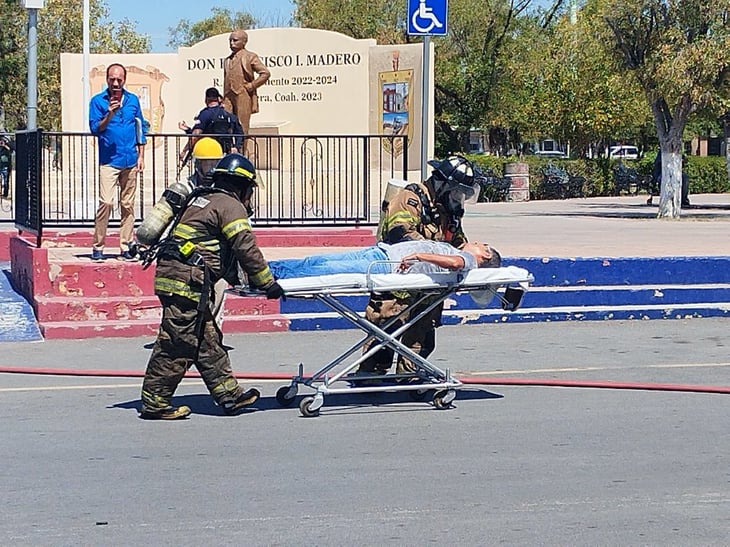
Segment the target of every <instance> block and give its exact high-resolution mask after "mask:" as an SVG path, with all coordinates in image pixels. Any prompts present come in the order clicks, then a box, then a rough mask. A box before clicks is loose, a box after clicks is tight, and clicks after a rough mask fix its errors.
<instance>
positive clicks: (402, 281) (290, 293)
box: [239, 261, 533, 417]
mask: <svg viewBox="0 0 730 547" xmlns="http://www.w3.org/2000/svg"><path fill="white" fill-rule="evenodd" d="M378 264H389V265H392V264H393V263H392V262H389V261H376V262H374V263H372V264H371V267H370V268H369V269H368V272H367V273H365V274H333V275H324V276H317V277H311V278H297V279H282V280H279V284H280V285H281V286H282V288H283V289H284V294H285V295H286V297H287V298H301V299H312V300H316V301H318V302H321V303H322V304H324V305H325V306H327V307H328V308H329V309H331V310H333V311H335V312H337V313H338V314H339V315H340V316H341V317H342V318H344V319H346V320H347V321H349V322H350V323H352V324H353V325H354V326H356V327H357V328H359V329H360V330H361V331H363V332H364V333H365V337H364V338H362V339H361V340H359V341H358V342H356V343H355V344H354V345H352V346H351V347H349V348H348V349H347V350H345V351H343V352H342V353H340V355H338V356H337V357H335V358H334V359H332V360H331V361H329V362H328V363H327V364H325V365H324V366H322V367H321V368H319V369H318V370H317V371H315V372H314V373H312V374H310V375H305V373H304V365H303V364H302V363H300V364H299V367H298V373H297V374H296V375H295V376H293V377H292V379H291V382H290V383H289V384H288V385H285V386H282V387H281V388H279V390H278V391H277V392H276V400H277V402H278V403H279V404H280V405H281V406H290V405H291V404H292V403H293V402H294V400H295V398H296V397H297V394H298V391H299V386H300V385H301V386H306V387H308V388H310V389H313V390H314V391H315V393H314V395H312V396H306V397H304V398H303V399H302V400H301V401H300V404H299V410H300V412H301V414H302V416H305V417H314V416H318V415H319V411H320V409H321V408H322V407H323V406H324V400H325V397H326V396H327V395H334V394H347V393H376V392H384V391H388V392H399V391H407V392H409V393H410V394H411V397H412V398H413V399H414V400H417V401H421V400H425V399H426V398H427V396H428V392H429V391H433V395H432V397H431V401H432V403H433V406H434V407H435V408H437V409H446V408H450V407H451V403H452V402H453V401H454V399H455V398H456V390H458V389H460V388H461V387H462V386H463V384H462V382H461V381H459V380H458V379H457V378H455V377H454V376H452V374H451V371H450V369H448V368H446V369H441V368H439V367H437V366H436V365H434V364H433V363H431V362H430V361H429V360H428V359H427V358H424V357H422V356H420V355H418V354H416V353H414V352H413V351H412V350H411V349H410V348H409V347H407V346H405V345H404V344H403V343H402V342H401V341H400V340H399V338H400V337H401V336H402V335H403V334H404V333H405V332H407V331H408V330H409V329H411V328H412V327H413V326H414V325H415V324H416V323H417V322H418V321H419V320H420V319H422V318H423V317H425V316H426V315H427V314H428V313H430V312H431V311H432V310H433V309H435V308H436V307H437V306H439V305H440V304H441V303H442V302H444V301H445V300H446V299H447V298H448V297H449V296H451V295H452V294H454V293H457V292H474V291H487V293H488V294H490V295H491V298H493V297H494V296H498V297H499V298H500V300H501V303H502V308H503V309H505V310H510V311H514V310H516V309H517V308H518V307H519V305H520V302H521V299H522V295H523V293H524V292H525V291H526V290H527V288H528V284H529V283H530V282H532V281H533V277H532V275H531V274H530V273H529V272H527V270H524V269H522V268H517V267H514V266H509V267H506V268H489V269H478V270H470V271H469V272H437V273H429V274H408V273H405V274H378V273H372V271H374V270H376V269H377V266H378ZM479 272H488V275H487V276H486V278H485V277H484V276H483V275H482V276H480V275H478V274H479ZM480 277H481V278H482V279H480ZM502 287H505V288H506V291H510V290H511V291H513V292H512V295H511V296H510V297H509V298H505V296H504V294H502V293H498V290H499V289H500V288H502ZM393 291H411V292H413V291H415V292H416V293H417V295H418V296H417V297H416V299H415V300H414V301H413V302H412V303H411V304H410V305H409V306H408V307H407V308H405V309H404V310H402V311H401V313H399V314H398V315H396V316H394V317H391V318H390V319H388V321H387V322H386V323H384V324H383V325H382V326H378V325H375V324H373V323H371V322H370V321H368V320H367V319H365V318H364V317H363V316H362V315H361V314H360V313H358V312H357V311H355V310H353V309H352V308H351V307H350V306H348V305H347V304H346V303H345V302H343V300H342V299H341V297H343V296H348V295H362V294H370V293H373V292H376V293H377V292H393ZM239 294H244V295H248V296H250V295H251V294H256V293H251V292H249V291H246V290H244V291H243V292H241V291H239ZM491 298H490V299H491ZM421 305H424V307H423V309H421V310H420V312H419V313H417V314H415V315H414V316H413V317H408V318H407V319H404V323H403V325H401V326H400V327H398V328H397V329H395V330H394V331H393V332H390V333H389V332H388V330H389V328H390V327H392V326H393V325H394V324H395V323H396V322H398V321H400V320H401V319H403V318H405V317H406V316H407V315H409V314H410V312H411V310H413V309H414V308H415V309H418V308H419V307H420V306H421ZM373 339H374V340H375V341H376V342H377V343H374V344H373V345H372V347H370V348H369V349H368V351H367V352H364V353H363V354H362V355H360V356H359V357H358V358H357V359H355V360H354V361H352V362H350V363H347V364H346V363H345V361H346V360H347V359H348V358H349V357H351V356H352V355H353V354H354V353H356V352H357V351H358V350H360V349H361V348H363V347H364V346H365V345H366V344H368V343H369V342H370V341H371V340H373ZM386 347H387V348H390V349H392V350H393V353H394V357H396V356H397V355H401V356H403V357H406V358H408V359H409V360H410V361H411V362H412V363H413V364H414V365H415V371H414V372H413V373H409V374H385V375H378V376H357V377H356V376H353V374H352V373H353V371H354V370H355V369H356V367H358V366H359V365H360V363H362V362H363V361H365V360H366V359H368V358H369V357H371V356H372V355H374V354H375V353H377V352H378V351H380V350H381V349H382V348H386ZM340 386H341V387H340Z"/></svg>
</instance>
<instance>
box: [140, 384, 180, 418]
mask: <svg viewBox="0 0 730 547" xmlns="http://www.w3.org/2000/svg"><path fill="white" fill-rule="evenodd" d="M190 413H191V410H190V407H189V406H186V405H180V406H172V405H171V404H170V399H168V398H167V397H162V396H160V395H155V394H154V393H150V392H149V391H147V390H145V389H143V390H142V411H141V412H140V413H139V417H140V418H142V419H143V420H182V419H185V418H187V417H188V416H190Z"/></svg>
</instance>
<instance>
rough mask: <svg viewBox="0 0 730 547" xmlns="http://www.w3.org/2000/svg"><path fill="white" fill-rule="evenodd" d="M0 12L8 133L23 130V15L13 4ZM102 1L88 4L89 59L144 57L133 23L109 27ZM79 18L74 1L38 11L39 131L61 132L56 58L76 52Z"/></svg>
mask: <svg viewBox="0 0 730 547" xmlns="http://www.w3.org/2000/svg"><path fill="white" fill-rule="evenodd" d="M2 6H3V8H2V12H0V53H1V55H0V106H2V107H3V108H4V110H5V116H6V125H7V127H8V129H17V128H21V127H24V126H25V102H26V94H25V89H26V82H27V73H28V69H27V58H26V44H27V20H28V15H27V11H26V10H25V9H23V8H21V7H20V5H19V3H18V2H16V1H15V0H2ZM108 17H109V9H108V7H107V5H106V4H105V3H104V0H91V2H90V11H89V21H90V44H89V47H90V51H91V52H92V53H146V52H148V51H149V50H150V40H149V37H148V36H146V35H140V34H137V33H136V32H135V30H134V23H132V22H131V21H129V20H127V19H125V20H123V21H121V22H119V23H115V22H112V21H109V18H108ZM82 24H83V22H82V18H81V17H80V16H79V2H78V0H48V1H47V2H46V6H45V8H43V9H41V10H39V11H38V126H39V127H42V128H43V129H47V130H60V128H61V105H60V103H59V100H58V98H59V97H60V88H61V70H60V56H59V54H60V53H61V52H81V50H82V40H83V38H82V34H83V29H82Z"/></svg>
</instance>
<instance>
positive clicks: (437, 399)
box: [433, 389, 456, 410]
mask: <svg viewBox="0 0 730 547" xmlns="http://www.w3.org/2000/svg"><path fill="white" fill-rule="evenodd" d="M455 398H456V391H454V390H453V389H442V390H441V391H437V392H436V394H435V395H434V396H433V406H434V407H436V408H437V409H438V410H445V409H447V408H451V402H452V401H453V400H454V399H455Z"/></svg>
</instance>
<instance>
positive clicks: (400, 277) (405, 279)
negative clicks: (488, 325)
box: [278, 266, 533, 294]
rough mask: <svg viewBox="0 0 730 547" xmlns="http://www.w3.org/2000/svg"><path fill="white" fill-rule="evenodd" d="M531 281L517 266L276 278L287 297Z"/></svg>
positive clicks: (472, 287)
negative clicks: (429, 271) (449, 270)
mask: <svg viewBox="0 0 730 547" xmlns="http://www.w3.org/2000/svg"><path fill="white" fill-rule="evenodd" d="M532 280H533V277H532V275H531V274H530V272H528V271H527V270H525V269H524V268H518V267H517V266H507V267H504V268H478V269H475V270H469V271H466V272H460V271H456V272H435V273H402V274H401V273H388V274H364V273H363V274H360V273H344V274H330V275H318V276H312V277H297V278H292V279H279V281H278V282H279V285H281V287H282V288H283V289H284V292H285V293H286V294H295V293H299V294H315V293H335V292H353V293H355V292H361V293H367V292H373V291H375V292H380V291H383V292H385V291H398V290H401V291H402V290H416V289H436V288H446V287H452V286H457V287H458V289H457V290H461V291H468V290H478V289H480V288H485V287H495V288H498V287H499V286H502V285H520V286H522V288H523V289H527V285H528V283H530V282H531V281H532Z"/></svg>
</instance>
